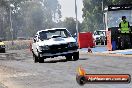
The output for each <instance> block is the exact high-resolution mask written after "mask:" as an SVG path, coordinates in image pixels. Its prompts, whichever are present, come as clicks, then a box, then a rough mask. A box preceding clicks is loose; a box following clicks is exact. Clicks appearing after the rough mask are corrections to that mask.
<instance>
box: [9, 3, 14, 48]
mask: <svg viewBox="0 0 132 88" xmlns="http://www.w3.org/2000/svg"><path fill="white" fill-rule="evenodd" d="M13 7H14V5H13V4H10V32H11V39H12V45H14V42H13V39H14V38H13V28H12V9H11V8H13Z"/></svg>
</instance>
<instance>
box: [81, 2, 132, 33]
mask: <svg viewBox="0 0 132 88" xmlns="http://www.w3.org/2000/svg"><path fill="white" fill-rule="evenodd" d="M102 1H103V2H104V7H106V6H108V5H111V4H113V5H116V4H130V3H132V1H131V0H127V1H125V0H83V5H84V8H83V18H84V21H83V26H84V30H85V31H91V32H93V31H94V30H100V29H104V28H103V12H102Z"/></svg>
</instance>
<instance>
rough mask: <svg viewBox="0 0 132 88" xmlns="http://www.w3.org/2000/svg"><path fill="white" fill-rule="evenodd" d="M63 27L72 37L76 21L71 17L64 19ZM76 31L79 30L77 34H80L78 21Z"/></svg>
mask: <svg viewBox="0 0 132 88" xmlns="http://www.w3.org/2000/svg"><path fill="white" fill-rule="evenodd" d="M63 26H64V27H66V28H67V29H68V30H69V31H70V32H71V34H72V35H74V34H75V33H76V32H77V31H76V21H75V19H74V18H72V17H69V18H66V19H65V20H64V21H63ZM78 29H79V32H80V30H81V23H80V22H79V21H78Z"/></svg>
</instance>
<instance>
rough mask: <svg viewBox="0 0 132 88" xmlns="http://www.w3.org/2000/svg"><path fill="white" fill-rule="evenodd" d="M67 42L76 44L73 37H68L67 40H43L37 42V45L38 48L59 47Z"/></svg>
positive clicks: (59, 38)
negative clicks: (45, 46)
mask: <svg viewBox="0 0 132 88" xmlns="http://www.w3.org/2000/svg"><path fill="white" fill-rule="evenodd" d="M69 42H76V40H75V39H74V38H73V37H68V38H61V37H58V38H51V39H49V40H44V41H39V42H38V45H39V46H44V45H48V46H51V45H59V44H67V43H69Z"/></svg>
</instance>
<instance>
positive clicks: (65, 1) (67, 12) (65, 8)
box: [58, 0, 83, 21]
mask: <svg viewBox="0 0 132 88" xmlns="http://www.w3.org/2000/svg"><path fill="white" fill-rule="evenodd" d="M58 1H59V3H60V4H61V11H62V19H64V18H65V17H74V18H75V0H58ZM77 7H78V20H79V21H82V8H83V3H82V0H77Z"/></svg>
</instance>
